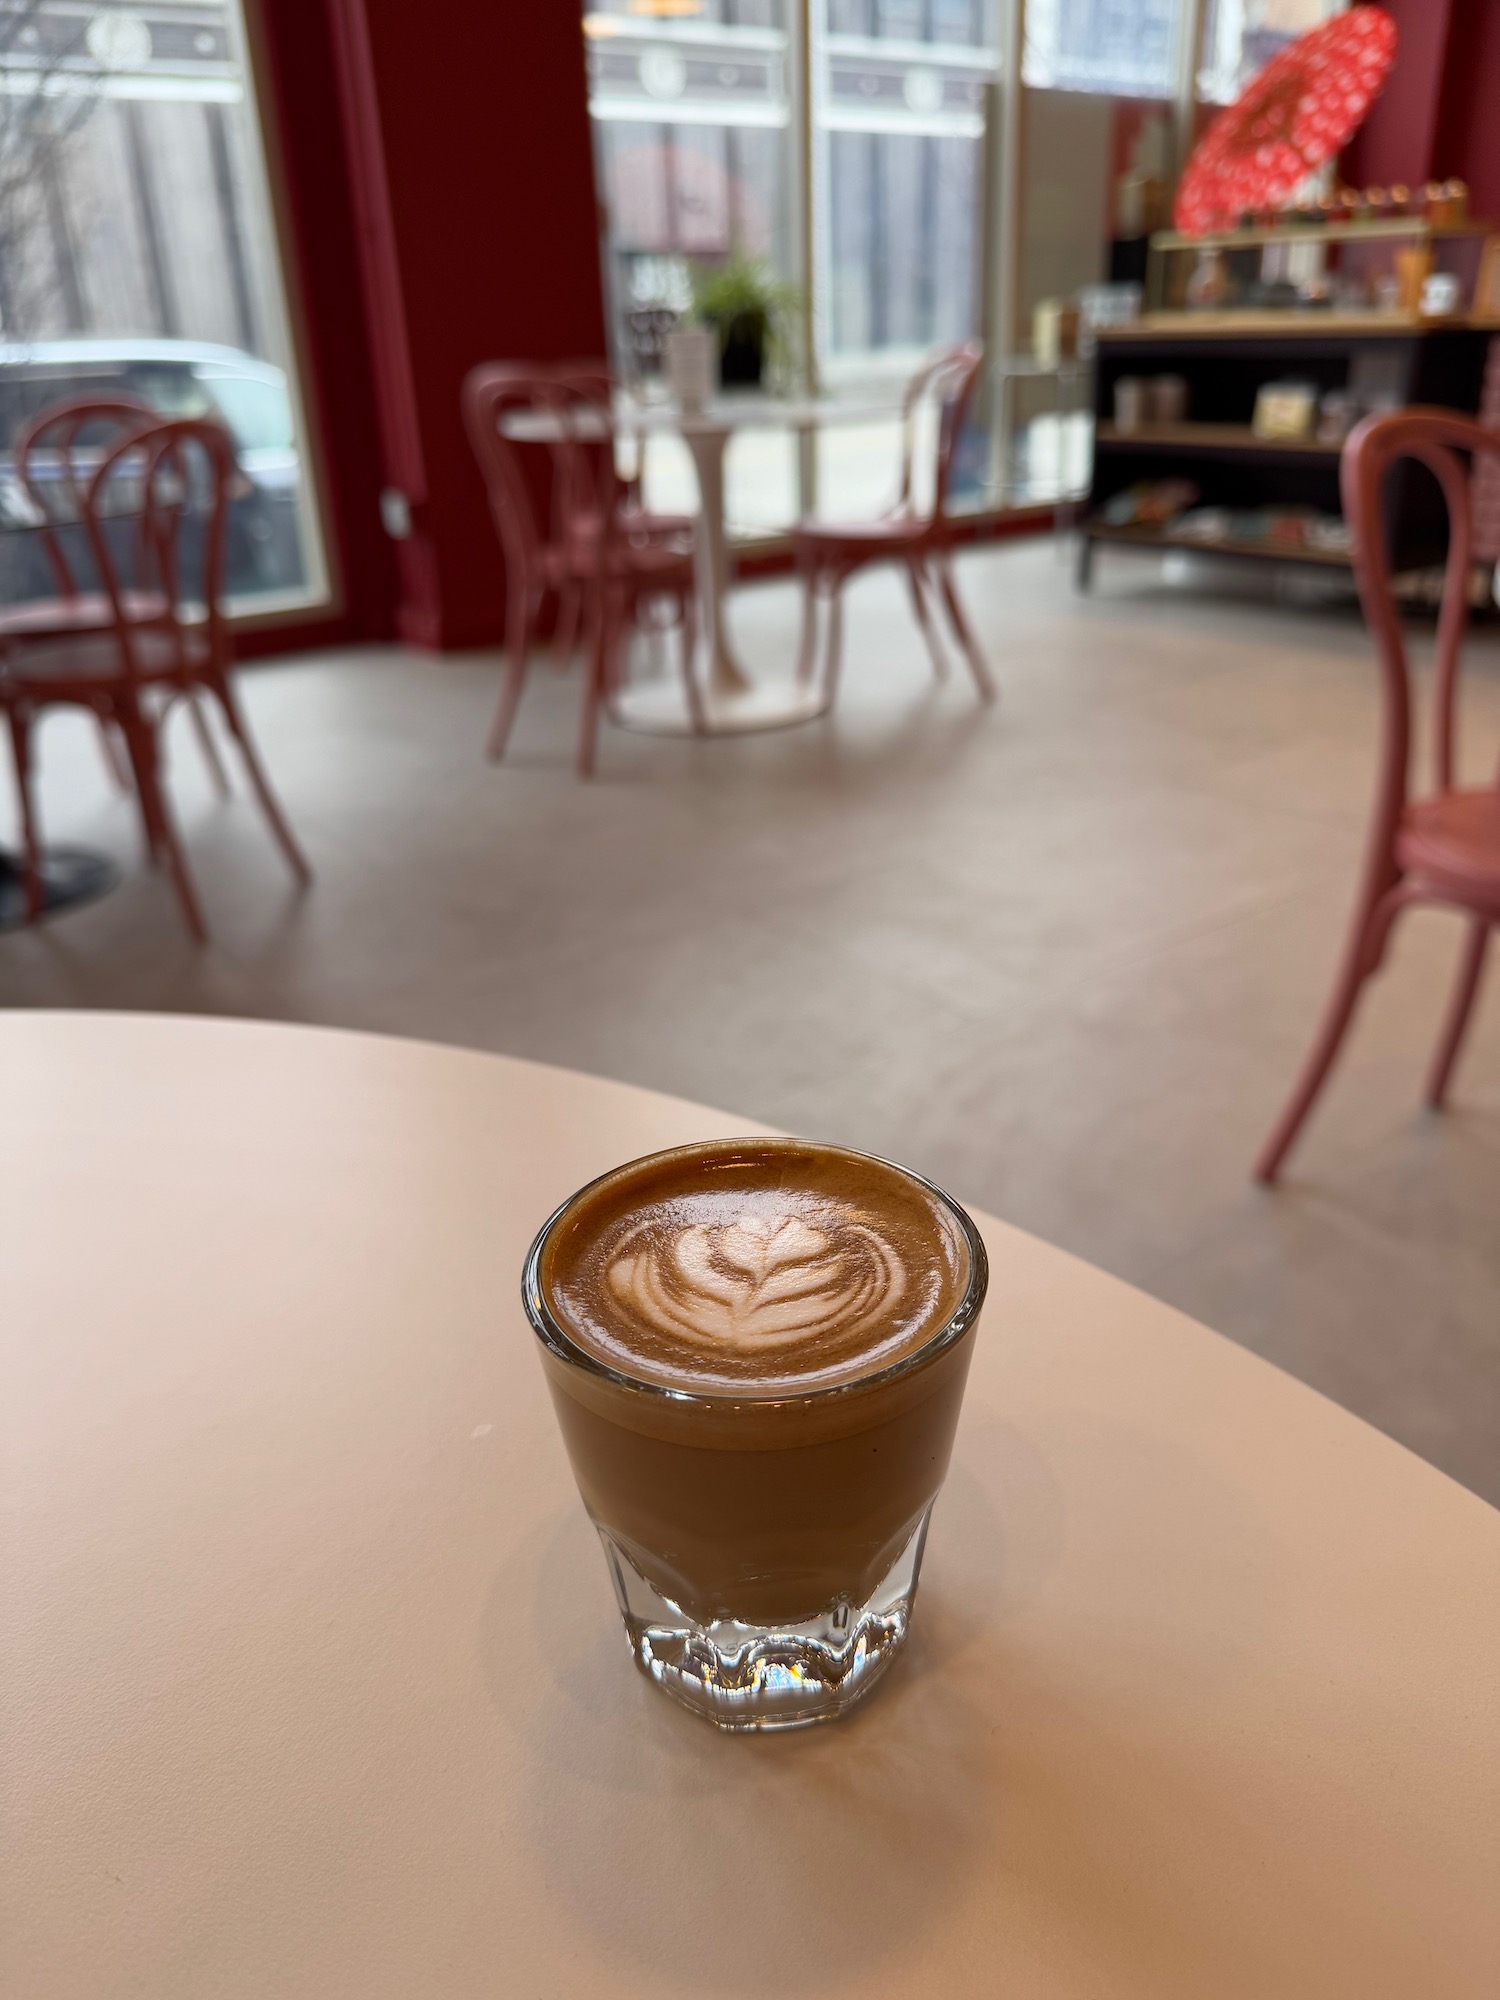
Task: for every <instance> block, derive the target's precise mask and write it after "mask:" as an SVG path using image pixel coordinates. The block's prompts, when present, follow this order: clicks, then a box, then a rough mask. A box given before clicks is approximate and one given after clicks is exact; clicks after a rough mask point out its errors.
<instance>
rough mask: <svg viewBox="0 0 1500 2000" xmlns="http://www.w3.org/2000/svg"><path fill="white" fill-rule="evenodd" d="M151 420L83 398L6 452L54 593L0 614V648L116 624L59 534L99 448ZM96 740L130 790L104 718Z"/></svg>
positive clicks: (73, 518)
mask: <svg viewBox="0 0 1500 2000" xmlns="http://www.w3.org/2000/svg"><path fill="white" fill-rule="evenodd" d="M156 421H157V416H156V412H155V411H154V410H153V409H152V407H151V405H150V404H149V403H144V402H142V401H141V400H140V398H139V397H137V396H125V395H119V396H85V397H79V398H77V399H75V400H73V401H71V402H66V403H54V404H52V405H51V406H50V407H49V408H47V409H45V410H42V411H41V412H40V413H39V414H38V415H37V416H35V417H33V418H32V420H31V422H30V423H29V424H27V425H25V427H24V428H23V429H22V430H20V431H19V432H18V433H17V435H16V438H15V440H14V443H13V444H12V447H11V456H12V462H13V464H14V466H15V470H16V476H17V478H18V479H19V481H20V483H21V486H22V489H23V490H24V492H25V494H26V497H27V499H28V500H29V501H30V502H31V507H32V512H33V514H34V516H35V520H36V533H37V538H38V540H39V542H40V543H41V548H42V554H43V556H44V557H45V559H46V563H47V567H48V569H49V570H50V571H51V572H52V578H53V582H54V583H55V584H56V586H57V589H56V594H55V595H54V596H50V597H37V598H31V599H29V600H27V601H26V602H24V603H21V604H11V605H7V606H5V607H4V609H3V610H0V643H4V642H6V641H18V642H21V643H23V644H24V643H25V642H27V641H29V640H56V639H63V638H68V637H70V636H73V635H76V634H78V633H83V632H107V631H109V629H110V627H111V625H112V623H113V618H114V614H113V611H112V610H111V607H110V602H109V597H108V595H107V594H106V592H105V591H104V589H103V588H102V587H99V588H94V589H86V588H85V587H84V579H83V578H81V577H80V576H79V574H78V572H77V571H76V570H75V568H74V566H73V564H72V563H71V562H70V561H69V560H68V551H67V544H66V541H65V534H66V532H67V531H68V530H70V529H71V530H74V531H76V532H77V533H78V534H79V535H81V534H82V533H83V504H84V495H85V493H86V491H87V488H88V483H89V479H90V478H91V477H92V475H93V472H94V469H95V467H96V466H97V465H98V463H99V460H100V458H101V456H102V455H103V453H104V451H105V449H106V448H107V447H108V446H109V445H111V444H113V443H114V442H115V440H116V439H117V438H120V437H123V436H124V435H125V434H126V433H127V432H129V431H137V430H140V429H142V428H143V427H144V426H145V425H147V424H154V423H155V422H156ZM136 581H139V579H138V578H137V579H136ZM127 595H128V597H129V599H130V601H131V604H132V607H133V608H134V609H136V610H139V609H140V608H141V607H142V606H143V604H144V602H145V600H144V597H143V596H142V593H141V592H139V591H131V592H128V593H127ZM189 707H190V710H191V714H192V720H193V726H194V728H195V730H196V732H197V736H198V743H199V747H200V748H201V750H202V752H203V757H204V760H205V762H206V763H207V765H208V769H209V775H210V776H211V777H212V779H213V782H214V785H215V786H216V788H217V789H218V791H219V792H220V794H221V795H223V794H227V792H228V790H229V784H228V780H227V778H226V777H225V775H224V766H223V764H222V763H221V762H220V760H219V753H218V751H217V749H216V748H215V747H214V740H213V738H212V737H211V736H210V735H209V733H208V729H207V726H206V724H205V722H204V720H203V715H202V711H201V710H200V709H199V708H198V706H197V704H196V703H195V702H190V704H189ZM99 738H100V742H101V743H102V744H103V746H104V756H105V761H106V763H107V764H108V766H109V769H110V773H111V775H112V776H113V777H114V779H115V781H116V783H118V784H119V785H121V786H125V785H128V784H129V782H130V776H129V772H128V771H127V769H126V767H125V765H124V764H123V763H122V761H121V758H120V753H119V750H118V747H117V746H116V744H115V742H114V739H113V738H112V737H111V735H110V730H109V725H108V723H106V722H104V721H102V720H101V722H100V726H99Z"/></svg>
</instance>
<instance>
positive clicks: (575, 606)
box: [552, 583, 583, 667]
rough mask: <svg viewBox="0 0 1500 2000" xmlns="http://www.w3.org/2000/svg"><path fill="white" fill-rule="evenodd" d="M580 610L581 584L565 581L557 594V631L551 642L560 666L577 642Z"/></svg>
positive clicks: (570, 656)
mask: <svg viewBox="0 0 1500 2000" xmlns="http://www.w3.org/2000/svg"><path fill="white" fill-rule="evenodd" d="M582 611H583V586H582V584H579V583H565V584H564V585H563V587H562V590H561V591H560V592H559V594H558V599H557V631H556V634H555V635H554V638H553V642H552V643H553V650H554V652H555V654H556V657H557V664H558V666H560V667H565V666H566V665H567V664H568V661H569V660H570V659H571V658H572V657H573V648H574V646H575V645H576V644H577V643H578V625H579V619H580V616H581V614H582Z"/></svg>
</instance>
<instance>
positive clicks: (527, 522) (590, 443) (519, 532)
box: [463, 361, 619, 578]
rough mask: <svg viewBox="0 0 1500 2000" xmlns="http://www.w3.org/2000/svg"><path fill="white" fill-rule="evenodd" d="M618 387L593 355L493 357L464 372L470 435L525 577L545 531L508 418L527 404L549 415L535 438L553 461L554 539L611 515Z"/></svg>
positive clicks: (497, 517)
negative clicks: (561, 359)
mask: <svg viewBox="0 0 1500 2000" xmlns="http://www.w3.org/2000/svg"><path fill="white" fill-rule="evenodd" d="M613 391H614V384H613V382H612V380H611V378H610V375H609V372H608V370H607V369H605V368H604V366H603V364H602V363H590V362H565V363H561V364H559V365H557V366H549V365H547V364H543V363H536V362H511V361H487V362H482V363H481V364H480V365H479V366H478V367H477V368H473V369H471V370H470V371H469V374H468V376H467V378H466V379H465V382H464V388H463V411H464V422H465V425H466V426H467V429H468V432H469V441H470V443H471V444H472V446H473V448H474V455H475V457H476V458H477V459H478V461H479V468H480V471H481V472H482V474H483V475H484V482H485V487H486V490H487V491H488V494H489V501H490V512H491V514H492V515H493V517H494V521H495V526H496V529H497V530H498V532H499V535H500V544H501V547H502V548H503V549H504V551H505V559H506V563H507V565H514V566H515V567H516V568H517V569H518V570H519V572H520V574H521V576H522V577H523V578H529V577H531V576H532V575H533V574H534V568H535V564H536V562H537V560H538V558H539V556H540V553H541V550H542V547H543V541H544V538H543V536H542V533H541V530H540V528H539V526H538V523H537V513H536V506H535V502H534V500H533V496H532V490H531V487H530V485H529V483H528V481H527V478H526V473H525V469H524V466H523V464H522V459H521V452H520V450H519V449H518V448H517V447H518V443H519V442H521V441H520V440H517V439H516V438H514V437H510V436H507V434H506V425H507V420H508V419H509V418H511V417H512V416H515V415H519V414H520V413H521V412H523V411H528V410H531V411H535V412H536V413H537V414H538V416H539V417H541V418H542V419H543V425H542V427H541V429H540V431H539V434H538V436H537V437H536V438H535V440H533V441H534V442H535V443H537V444H539V445H543V446H545V448H546V450H547V453H548V457H549V460H550V464H551V471H552V489H551V501H550V508H551V531H550V539H552V540H554V541H555V540H558V539H560V538H561V537H563V536H566V535H567V534H569V533H571V532H573V531H575V530H576V529H577V528H578V527H579V526H580V525H581V524H582V523H584V522H587V521H592V522H594V523H595V524H599V523H603V522H608V521H610V520H612V519H613V517H614V514H615V512H616V507H617V501H618V488H619V481H618V477H617V474H616V472H615V466H614V452H613V448H612V447H613V423H612V419H611V414H610V412H611V397H612V395H613Z"/></svg>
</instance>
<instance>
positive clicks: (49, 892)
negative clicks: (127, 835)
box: [0, 847, 120, 931]
mask: <svg viewBox="0 0 1500 2000" xmlns="http://www.w3.org/2000/svg"><path fill="white" fill-rule="evenodd" d="M119 879H120V871H119V869H118V868H117V867H116V866H115V864H114V862H113V861H111V860H109V859H108V858H107V857H106V856H105V855H103V854H91V853H90V852H89V850H88V849H87V848H86V847H49V848H48V849H47V851H46V852H45V853H44V854H43V856H42V915H43V916H44V917H51V916H55V915H56V914H57V912H58V911H59V910H71V909H76V908H77V907H78V905H79V904H80V903H93V902H97V900H98V899H99V897H101V896H107V895H108V894H109V892H110V890H111V889H113V888H114V887H115V886H116V884H117V883H118V882H119ZM26 923H27V916H26V867H25V863H24V862H23V861H21V859H20V858H19V856H17V855H13V854H7V853H6V852H5V851H4V850H3V849H0V931H18V930H23V929H24V928H25V926H26Z"/></svg>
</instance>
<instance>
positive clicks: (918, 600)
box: [902, 560, 948, 681]
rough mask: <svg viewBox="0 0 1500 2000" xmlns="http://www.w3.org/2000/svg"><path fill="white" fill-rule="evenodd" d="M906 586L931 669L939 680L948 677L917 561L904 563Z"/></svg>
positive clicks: (943, 654)
mask: <svg viewBox="0 0 1500 2000" xmlns="http://www.w3.org/2000/svg"><path fill="white" fill-rule="evenodd" d="M902 567H903V568H904V569H905V571H906V582H907V587H908V588H909V590H910V591H911V607H912V610H913V611H914V612H915V613H916V615H917V623H918V624H919V625H920V626H921V628H922V637H923V639H924V640H925V641H926V642H927V650H928V652H929V653H930V654H931V656H932V671H933V674H934V676H935V677H936V678H937V679H938V680H939V681H945V680H947V678H948V655H947V654H946V653H945V652H944V651H943V649H942V647H941V646H940V645H939V643H938V635H937V628H936V627H935V626H934V624H933V622H932V617H931V614H930V613H929V612H928V609H927V596H926V592H925V590H924V588H923V584H924V577H923V572H922V566H921V564H920V563H918V562H917V561H915V560H913V561H911V562H908V563H905V564H903V565H902Z"/></svg>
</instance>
